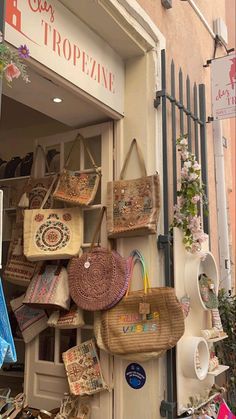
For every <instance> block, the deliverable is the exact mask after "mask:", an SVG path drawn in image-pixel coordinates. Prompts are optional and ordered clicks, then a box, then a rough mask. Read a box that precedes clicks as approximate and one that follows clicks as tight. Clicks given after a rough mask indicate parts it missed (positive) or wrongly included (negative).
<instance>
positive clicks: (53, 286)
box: [23, 265, 70, 310]
mask: <svg viewBox="0 0 236 419" xmlns="http://www.w3.org/2000/svg"><path fill="white" fill-rule="evenodd" d="M23 304H27V305H29V306H30V307H40V308H55V309H56V308H61V309H64V310H69V308H70V293H69V285H68V275H67V271H66V269H65V268H64V267H63V266H60V265H44V266H42V268H41V269H40V271H39V272H38V273H37V274H36V275H34V277H33V278H32V280H31V282H30V284H29V286H28V288H27V291H26V295H25V298H24V301H23Z"/></svg>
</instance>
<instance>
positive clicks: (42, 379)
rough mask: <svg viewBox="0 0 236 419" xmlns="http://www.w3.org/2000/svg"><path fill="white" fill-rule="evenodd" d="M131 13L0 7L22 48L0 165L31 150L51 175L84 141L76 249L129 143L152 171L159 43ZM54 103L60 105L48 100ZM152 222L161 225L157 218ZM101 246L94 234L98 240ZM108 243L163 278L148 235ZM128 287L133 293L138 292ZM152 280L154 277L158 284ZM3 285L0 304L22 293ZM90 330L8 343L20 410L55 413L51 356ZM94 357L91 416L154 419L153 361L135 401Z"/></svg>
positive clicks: (114, 372)
mask: <svg viewBox="0 0 236 419" xmlns="http://www.w3.org/2000/svg"><path fill="white" fill-rule="evenodd" d="M36 4H37V5H36ZM136 7H137V6H136ZM69 9H70V10H69ZM139 13H140V10H139V8H138V9H135V8H132V7H131V6H128V5H127V4H126V2H124V4H123V5H121V4H120V2H96V3H95V2H92V1H89V2H88V1H86V0H85V1H80V2H79V5H73V6H72V4H70V5H69V6H68V1H61V2H58V1H50V2H47V3H46V2H45V3H44V5H43V6H42V5H41V2H31V1H30V0H29V1H27V2H20V1H18V2H17V1H15V0H14V1H8V2H7V8H6V25H5V40H6V41H7V42H8V43H9V44H11V45H13V46H14V47H18V46H19V45H20V44H26V45H27V46H28V48H29V50H30V58H29V59H28V61H27V72H28V75H29V79H30V83H25V82H24V81H22V80H16V81H15V82H14V83H13V87H12V88H11V89H10V88H9V87H8V86H5V85H4V88H3V97H2V121H1V158H2V159H3V160H5V161H7V162H8V161H10V160H11V159H12V157H15V156H19V157H20V158H23V157H24V156H25V155H26V154H27V153H30V152H33V151H34V150H35V147H36V145H37V144H41V145H42V146H43V148H44V149H45V152H46V154H47V155H48V156H49V155H50V153H51V154H53V155H54V163H52V165H51V170H53V171H59V170H61V169H62V168H63V167H64V163H65V161H66V158H67V156H68V153H69V149H70V147H71V144H72V141H73V140H74V138H75V137H76V135H77V133H78V132H79V133H80V134H82V135H83V137H84V138H85V139H87V141H88V144H89V147H90V150H91V152H92V154H93V156H94V158H95V159H96V164H97V165H98V166H99V167H101V171H102V178H101V179H102V180H101V186H100V190H99V192H98V194H97V196H96V199H95V201H94V204H93V205H92V206H90V208H89V209H85V210H84V211H83V225H84V227H83V230H84V232H83V245H82V248H83V249H85V250H86V248H88V247H89V244H90V242H91V238H92V233H93V231H94V227H95V223H96V220H97V216H98V213H99V210H100V208H101V206H102V205H105V204H106V185H107V181H109V180H112V179H114V178H118V176H119V172H120V169H121V166H122V164H123V159H124V156H125V154H126V152H127V149H128V147H129V145H130V143H131V141H132V139H133V138H134V137H135V138H136V139H137V140H138V143H139V145H140V147H141V148H142V150H143V153H144V157H145V161H146V165H147V172H148V173H154V172H155V171H158V172H161V161H162V159H161V153H160V150H161V146H160V144H161V129H160V123H159V118H160V116H159V112H157V111H156V110H155V109H154V107H153V98H154V95H155V90H156V87H157V86H158V81H159V76H158V74H159V67H158V61H157V54H158V51H159V49H160V47H161V46H163V42H164V41H163V38H162V37H161V34H158V31H157V30H156V28H155V27H154V26H153V25H152V22H151V20H150V19H149V18H147V16H146V15H144V17H143V16H141V15H142V13H141V15H140V14H139ZM135 14H136V15H137V16H136V17H137V19H135V17H134V16H135ZM143 19H144V20H143ZM158 36H159V39H158ZM55 98H59V99H61V102H60V103H57V102H55V101H54V99H55ZM72 160H73V161H72V162H71V165H72V166H73V168H74V169H78V168H79V167H80V168H81V167H86V166H87V165H89V163H88V158H87V156H86V154H84V150H83V148H82V149H80V150H79V147H78V148H77V149H76V152H75V153H74V154H73V159H72ZM44 166H45V165H44V163H43V160H42V159H41V160H39V159H37V164H36V167H35V173H37V175H38V176H39V175H40V174H41V175H42V174H43V171H44V169H45V167H44ZM131 167H132V169H129V170H128V171H127V176H130V175H131V174H132V175H135V174H136V173H137V176H139V167H138V165H137V163H136V159H135V158H134V159H132V164H131V165H130V168H131ZM135 172H136V173H135ZM19 177H21V176H16V177H15V178H14V179H12V178H9V179H7V180H6V179H1V180H0V182H1V186H2V187H3V189H4V188H5V191H6V194H5V196H6V199H8V202H7V200H6V199H5V202H4V207H5V210H4V226H5V229H4V232H3V247H4V248H5V247H6V246H7V241H9V240H10V237H11V228H12V222H13V220H14V216H15V215H14V208H15V206H16V204H17V200H18V198H19V196H18V191H20V189H21V187H22V185H23V184H24V182H25V181H26V180H27V179H26V178H22V179H20V178H19ZM12 191H17V192H16V193H15V194H14V193H12ZM159 222H160V226H161V223H162V215H161V216H160V221H159ZM106 242H107V238H106V234H105V228H103V233H102V243H103V244H104V245H105V244H106ZM117 247H118V250H119V251H120V252H121V253H122V254H123V255H124V256H128V254H129V253H130V251H131V250H133V249H134V248H138V249H139V250H140V251H141V252H142V253H143V254H144V256H145V258H146V261H147V264H148V266H149V272H150V278H151V280H152V281H154V280H155V278H156V277H158V278H163V275H161V272H162V269H163V268H162V263H161V261H160V260H159V256H158V254H157V251H156V237H155V236H147V237H144V238H138V239H137V238H127V239H120V240H118V241H117ZM4 252H5V253H6V249H5V251H4ZM5 256H6V255H5ZM138 282H139V281H137V284H134V287H137V288H139V287H140V284H138ZM162 284H163V281H162V280H160V281H159V285H162ZM6 289H7V291H6V295H7V298H8V300H10V299H11V298H13V297H16V296H19V295H20V294H21V293H22V292H24V288H22V287H18V286H16V285H13V284H8V285H6ZM92 324H93V317H92V316H91V315H89V313H88V314H87V315H86V316H85V326H84V327H83V328H82V329H78V330H77V331H76V332H73V333H68V332H66V331H64V332H63V331H59V330H56V331H54V329H47V330H46V331H44V332H42V334H41V335H40V337H37V338H36V339H34V340H33V341H32V342H30V343H28V344H26V345H24V343H23V342H22V341H21V340H20V339H19V338H17V337H16V338H15V341H16V346H17V349H18V353H19V354H20V355H19V357H18V358H19V360H20V361H21V362H22V363H24V351H25V366H24V372H23V371H22V370H21V371H1V374H0V386H1V387H2V386H5V385H6V380H8V381H7V382H8V383H9V384H8V385H9V387H11V386H13V387H15V392H17V391H21V386H22V383H23V381H24V391H25V393H26V394H27V398H28V403H29V405H31V406H34V407H35V408H43V409H47V410H50V409H52V408H54V407H57V406H58V405H59V404H60V401H61V398H62V395H63V393H64V392H65V391H67V390H68V383H67V379H66V377H65V370H64V365H63V363H62V358H61V354H62V352H64V351H65V350H66V349H68V347H71V346H74V345H75V344H76V343H80V342H83V341H85V340H88V339H89V338H90V337H92V336H93V327H92ZM100 361H101V366H102V369H103V373H104V376H105V378H106V381H107V383H108V385H109V386H110V387H111V388H113V391H110V392H102V393H100V394H98V395H95V396H93V397H92V412H93V415H92V418H93V419H99V418H101V419H110V418H111V417H113V413H112V412H115V413H114V414H115V417H117V418H121V417H127V418H128V417H129V418H131V417H136V416H137V415H139V417H141V416H142V417H144V415H145V414H146V411H147V405H145V404H143V402H142V400H144V399H147V400H148V408H150V411H152V414H155V415H156V416H158V411H159V405H160V401H161V399H162V398H163V397H164V387H165V375H164V360H163V359H160V360H154V361H150V362H148V363H145V365H144V369H145V375H146V382H145V385H144V386H143V387H142V388H140V389H139V394H138V396H139V397H138V398H137V390H134V389H133V388H132V387H131V386H129V385H128V384H127V381H126V378H125V370H126V367H127V365H129V364H130V362H129V361H123V360H121V359H120V358H115V359H113V357H110V356H109V355H107V354H106V353H105V352H103V351H100ZM162 369H163V372H162ZM13 383H14V385H13ZM134 398H135V402H134ZM141 412H143V413H141ZM140 415H141V416H140Z"/></svg>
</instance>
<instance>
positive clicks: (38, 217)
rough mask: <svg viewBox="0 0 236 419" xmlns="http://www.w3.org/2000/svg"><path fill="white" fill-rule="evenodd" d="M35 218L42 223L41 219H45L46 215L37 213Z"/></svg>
mask: <svg viewBox="0 0 236 419" xmlns="http://www.w3.org/2000/svg"><path fill="white" fill-rule="evenodd" d="M34 219H35V221H37V222H39V223H40V222H41V221H43V219H44V216H43V215H42V214H36V215H35V217H34Z"/></svg>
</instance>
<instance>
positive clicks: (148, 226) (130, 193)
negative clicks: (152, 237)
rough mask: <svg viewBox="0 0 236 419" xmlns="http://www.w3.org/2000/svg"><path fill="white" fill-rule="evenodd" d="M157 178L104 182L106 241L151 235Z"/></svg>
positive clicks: (157, 199)
mask: <svg viewBox="0 0 236 419" xmlns="http://www.w3.org/2000/svg"><path fill="white" fill-rule="evenodd" d="M159 193H160V191H159V176H158V175H157V174H156V175H153V176H146V177H143V178H139V179H133V180H117V181H114V182H108V189H107V196H108V205H107V221H108V223H107V224H108V227H107V228H108V236H109V237H125V236H139V235H146V234H155V233H156V231H157V220H158V215H159V208H160V196H159Z"/></svg>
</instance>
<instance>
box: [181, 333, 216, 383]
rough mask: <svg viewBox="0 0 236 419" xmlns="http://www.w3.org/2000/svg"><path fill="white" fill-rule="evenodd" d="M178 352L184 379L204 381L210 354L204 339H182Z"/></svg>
mask: <svg viewBox="0 0 236 419" xmlns="http://www.w3.org/2000/svg"><path fill="white" fill-rule="evenodd" d="M178 350H179V351H180V354H181V355H180V356H181V358H180V359H181V367H182V371H183V374H184V376H185V377H188V378H195V379H196V378H197V379H198V380H204V379H205V378H206V376H207V373H208V366H209V360H210V353H209V348H208V345H207V342H206V340H205V339H203V338H200V337H196V336H189V337H186V338H182V339H181V341H180V342H179V347H178Z"/></svg>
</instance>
